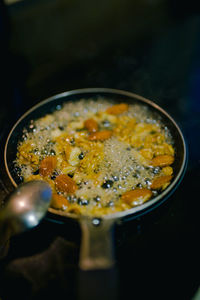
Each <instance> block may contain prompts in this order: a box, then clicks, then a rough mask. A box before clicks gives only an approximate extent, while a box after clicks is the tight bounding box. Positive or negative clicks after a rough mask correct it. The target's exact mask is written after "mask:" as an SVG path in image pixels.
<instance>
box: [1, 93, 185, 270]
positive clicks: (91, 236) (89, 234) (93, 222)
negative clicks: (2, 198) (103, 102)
mask: <svg viewBox="0 0 200 300" xmlns="http://www.w3.org/2000/svg"><path fill="white" fill-rule="evenodd" d="M90 98H92V99H98V98H105V99H110V100H111V101H113V100H114V101H115V102H119V103H120V102H127V103H132V104H143V105H145V106H147V107H148V109H149V110H150V111H151V113H152V114H153V116H155V117H156V118H159V119H160V120H161V122H162V123H163V124H164V125H165V126H167V128H168V129H169V130H170V132H171V134H172V137H173V140H174V149H175V161H174V163H173V170H174V177H173V180H172V182H171V184H170V185H169V186H168V187H167V188H166V189H165V190H164V191H163V192H162V193H160V194H159V195H158V196H157V197H155V198H153V199H151V200H149V201H148V202H146V203H144V204H142V205H140V206H137V207H134V208H131V209H129V210H126V211H121V212H117V213H114V214H110V215H106V216H103V217H101V218H95V217H93V218H90V217H86V216H78V215H75V214H72V213H66V212H63V211H58V210H55V209H53V208H49V209H48V213H47V215H46V218H48V219H50V220H52V221H59V222H65V220H67V219H69V218H70V219H73V220H76V221H78V222H79V223H80V227H81V229H82V242H81V247H80V260H79V266H80V269H81V270H87V271H88V270H93V271H95V270H99V269H101V270H108V269H110V268H112V267H113V266H114V257H113V238H112V228H113V225H114V224H116V223H123V222H124V221H128V220H132V219H134V218H138V217H140V216H141V215H144V214H146V213H150V212H151V211H152V210H154V209H155V208H156V207H158V206H160V205H161V204H162V203H163V202H164V201H166V200H167V199H168V198H169V197H170V195H171V194H172V193H173V192H174V191H175V189H176V188H177V187H178V185H179V183H180V181H181V179H182V178H183V175H184V172H185V169H186V165H187V149H186V143H185V141H184V137H183V134H182V132H181V130H180V128H179V127H178V125H177V124H176V122H175V121H174V120H173V118H172V117H171V116H170V115H169V114H168V113H167V112H166V111H164V110H163V109H162V108H161V107H159V106H158V105H157V104H155V103H154V102H152V101H150V100H148V99H145V98H143V97H141V96H139V95H136V94H133V93H131V92H127V91H122V90H116V89H108V88H86V89H78V90H72V91H67V92H64V93H61V94H57V95H55V96H52V97H50V98H48V99H46V100H44V101H42V102H40V103H38V104H37V105H35V106H34V107H32V108H31V109H30V110H28V111H27V112H26V113H25V114H24V115H23V116H22V117H21V118H20V119H19V120H18V121H17V122H16V124H15V125H14V126H13V128H12V129H11V131H10V134H9V136H8V138H7V141H6V145H5V152H4V161H5V167H6V171H7V174H8V176H9V178H10V180H11V182H12V184H13V185H14V187H17V185H18V184H19V183H20V178H19V176H18V175H17V173H16V171H15V166H14V160H15V158H16V153H17V144H18V142H19V141H20V140H21V139H22V135H23V129H24V128H27V129H28V125H29V124H30V121H31V120H34V119H37V118H40V117H42V116H44V115H46V114H47V113H52V112H53V111H55V110H56V109H59V108H60V107H61V106H62V105H63V103H65V102H67V101H78V100H80V99H90Z"/></svg>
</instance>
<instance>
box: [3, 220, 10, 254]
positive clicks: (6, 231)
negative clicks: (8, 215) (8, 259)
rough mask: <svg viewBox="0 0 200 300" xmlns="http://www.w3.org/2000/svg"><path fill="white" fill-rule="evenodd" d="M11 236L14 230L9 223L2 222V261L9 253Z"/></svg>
mask: <svg viewBox="0 0 200 300" xmlns="http://www.w3.org/2000/svg"><path fill="white" fill-rule="evenodd" d="M11 236H12V228H11V227H10V226H9V224H8V223H3V222H1V220H0V259H3V258H4V257H5V256H6V255H7V253H8V250H9V246H10V237H11Z"/></svg>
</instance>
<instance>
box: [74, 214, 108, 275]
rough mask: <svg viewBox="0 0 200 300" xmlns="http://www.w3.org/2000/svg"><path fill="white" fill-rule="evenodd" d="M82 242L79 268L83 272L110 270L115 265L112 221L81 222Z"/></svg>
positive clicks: (87, 220) (88, 219)
mask: <svg viewBox="0 0 200 300" xmlns="http://www.w3.org/2000/svg"><path fill="white" fill-rule="evenodd" d="M80 226H81V230H82V241H81V248H80V258H79V267H80V269H81V270H95V269H108V268H111V267H112V266H113V265H114V254H113V237H112V232H113V227H114V220H112V219H98V218H94V219H90V218H83V219H81V220H80Z"/></svg>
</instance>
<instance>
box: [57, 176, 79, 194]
mask: <svg viewBox="0 0 200 300" xmlns="http://www.w3.org/2000/svg"><path fill="white" fill-rule="evenodd" d="M54 182H55V185H56V189H57V190H58V191H60V192H66V193H68V194H73V193H74V192H75V191H76V190H77V185H76V182H75V181H74V180H73V179H72V178H71V177H69V176H68V175H65V174H61V175H59V176H57V177H56V179H55V180H54Z"/></svg>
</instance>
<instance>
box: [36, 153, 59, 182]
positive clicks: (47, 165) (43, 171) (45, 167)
mask: <svg viewBox="0 0 200 300" xmlns="http://www.w3.org/2000/svg"><path fill="white" fill-rule="evenodd" d="M56 164H57V158H56V157H55V156H47V157H45V158H44V159H43V160H42V161H41V162H40V167H39V173H40V175H41V176H43V177H46V176H49V175H51V174H52V173H53V171H54V170H55V168H56Z"/></svg>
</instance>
